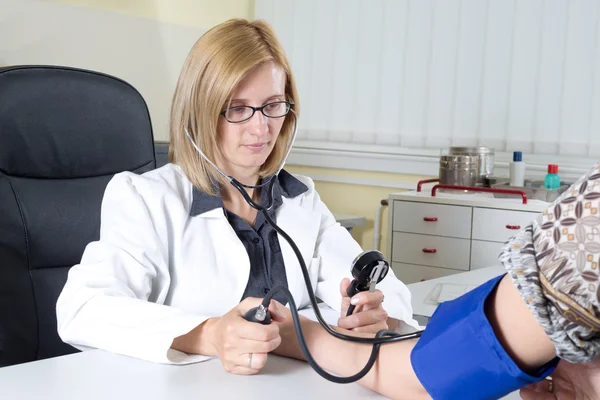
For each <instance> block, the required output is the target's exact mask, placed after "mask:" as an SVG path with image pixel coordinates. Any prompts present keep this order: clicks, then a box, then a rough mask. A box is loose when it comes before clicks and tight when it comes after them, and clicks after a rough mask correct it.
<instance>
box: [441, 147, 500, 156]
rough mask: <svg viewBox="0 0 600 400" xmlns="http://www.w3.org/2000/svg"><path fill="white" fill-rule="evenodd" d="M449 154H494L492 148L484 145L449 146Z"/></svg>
mask: <svg viewBox="0 0 600 400" xmlns="http://www.w3.org/2000/svg"><path fill="white" fill-rule="evenodd" d="M450 154H466V155H469V154H477V155H479V154H494V149H492V148H491V147H485V146H476V147H460V146H456V147H450Z"/></svg>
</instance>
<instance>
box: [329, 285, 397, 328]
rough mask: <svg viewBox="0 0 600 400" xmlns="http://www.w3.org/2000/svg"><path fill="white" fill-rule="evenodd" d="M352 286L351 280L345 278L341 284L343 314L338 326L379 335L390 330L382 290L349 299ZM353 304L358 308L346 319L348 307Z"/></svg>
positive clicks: (362, 293)
mask: <svg viewBox="0 0 600 400" xmlns="http://www.w3.org/2000/svg"><path fill="white" fill-rule="evenodd" d="M348 286H350V280H349V279H348V278H344V279H343V280H342V282H341V283H340V292H341V294H342V312H341V316H340V319H339V320H338V326H339V327H340V328H344V329H350V330H352V331H353V332H363V333H377V332H379V331H380V330H383V329H389V326H388V314H387V312H386V311H385V310H384V308H383V306H382V304H381V303H382V302H383V293H381V291H380V290H376V291H375V292H373V293H371V292H360V293H358V294H355V295H354V296H353V297H352V299H350V297H348V294H347V291H348ZM351 302H355V303H353V304H354V305H355V306H356V308H355V309H354V312H353V313H352V315H350V316H348V317H346V312H347V311H348V307H350V304H351Z"/></svg>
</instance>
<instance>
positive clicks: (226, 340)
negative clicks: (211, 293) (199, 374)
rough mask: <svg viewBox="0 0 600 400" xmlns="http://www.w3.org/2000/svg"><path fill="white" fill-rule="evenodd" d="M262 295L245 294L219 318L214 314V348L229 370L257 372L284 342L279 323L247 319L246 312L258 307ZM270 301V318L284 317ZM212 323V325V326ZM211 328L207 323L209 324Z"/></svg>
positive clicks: (212, 340) (238, 372)
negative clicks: (242, 298)
mask: <svg viewBox="0 0 600 400" xmlns="http://www.w3.org/2000/svg"><path fill="white" fill-rule="evenodd" d="M261 301H262V299H258V298H246V299H244V300H243V301H242V302H241V303H240V304H238V305H237V306H236V307H235V308H233V309H232V310H231V311H229V312H228V313H227V314H225V315H223V316H222V317H220V318H214V319H211V320H208V321H207V322H209V321H212V322H211V323H210V325H212V329H209V331H212V332H210V337H211V342H212V344H213V346H214V351H215V352H216V354H217V355H218V357H219V359H220V360H221V363H222V364H223V367H224V368H225V370H226V371H227V372H231V373H233V374H239V375H253V374H257V373H258V372H259V371H260V370H261V368H262V367H264V365H265V363H266V362H267V354H268V353H270V352H271V351H273V350H275V349H276V348H277V347H278V346H279V344H280V343H281V336H280V335H279V326H278V324H275V323H271V324H269V325H262V324H259V323H256V322H249V321H246V320H245V319H244V317H243V315H244V314H245V313H246V312H247V311H248V310H250V309H251V308H253V307H257V306H258V305H259V304H260V302H261ZM274 303H275V302H274V301H271V306H270V307H269V311H270V313H271V318H272V319H273V320H274V321H276V322H278V321H281V320H283V319H284V317H283V316H282V315H281V312H280V311H278V307H277V306H276V304H274ZM210 325H209V326H210ZM207 328H208V327H207Z"/></svg>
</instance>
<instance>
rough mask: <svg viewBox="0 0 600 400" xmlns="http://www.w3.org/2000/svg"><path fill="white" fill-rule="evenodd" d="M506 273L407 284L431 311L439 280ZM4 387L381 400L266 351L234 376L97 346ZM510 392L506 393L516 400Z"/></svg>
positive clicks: (2, 372)
mask: <svg viewBox="0 0 600 400" xmlns="http://www.w3.org/2000/svg"><path fill="white" fill-rule="evenodd" d="M502 272H503V270H502V268H500V267H495V268H485V269H481V270H476V271H471V272H467V273H465V274H458V275H452V276H447V277H443V278H439V279H434V280H430V281H426V282H420V283H414V284H411V285H408V286H409V288H410V289H411V292H412V295H413V307H414V308H415V312H416V313H417V314H420V315H424V316H431V314H432V313H433V311H434V310H435V306H432V305H428V304H425V303H424V301H425V299H426V298H427V296H428V295H429V294H430V292H431V290H432V289H433V288H435V286H436V285H437V284H439V283H444V282H448V283H467V284H473V285H478V284H481V283H483V282H485V281H486V280H488V279H490V278H492V277H494V276H497V275H498V274H501V273H502ZM0 393H1V396H2V398H4V399H10V400H35V399H42V398H43V399H44V400H79V399H86V400H100V399H102V400H105V399H111V400H120V399H128V400H129V399H142V400H177V399H185V400H193V399H215V398H217V399H218V398H220V399H223V400H226V399H237V398H239V399H243V400H250V399H257V400H264V399H265V397H266V396H269V397H270V398H275V399H278V398H285V399H286V400H293V399H302V400H306V399H327V400H330V399H383V398H384V397H382V396H380V395H378V394H376V393H374V392H372V391H370V390H368V389H366V388H364V387H362V386H360V385H358V384H356V383H354V384H349V385H340V384H335V383H331V382H329V381H327V380H325V379H323V378H321V377H320V376H319V375H317V373H316V372H314V371H313V370H312V369H311V368H310V367H309V366H308V364H306V363H304V362H300V361H296V360H291V359H287V358H282V357H278V356H275V355H270V356H269V361H268V362H267V365H266V366H265V368H264V369H263V370H262V371H261V373H260V374H259V375H254V376H240V375H232V374H229V373H227V372H225V370H223V367H222V366H221V364H220V362H219V361H218V360H211V361H207V362H203V363H197V364H191V365H185V366H172V365H161V364H154V363H150V362H146V361H141V360H137V359H134V358H129V357H124V356H120V355H116V354H111V353H107V352H104V351H100V350H93V351H87V352H83V353H77V354H71V355H68V356H63V357H57V358H52V359H48V360H42V361H36V362H31V363H26V364H20V365H15V366H12V367H5V368H0ZM518 399H520V397H519V395H518V393H513V394H511V395H509V396H507V397H505V398H504V399H503V400H518Z"/></svg>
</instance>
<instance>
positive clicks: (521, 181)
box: [509, 151, 525, 187]
mask: <svg viewBox="0 0 600 400" xmlns="http://www.w3.org/2000/svg"><path fill="white" fill-rule="evenodd" d="M509 174H510V183H509V184H510V186H518V187H523V186H524V185H525V162H524V161H523V153H521V152H520V151H515V152H514V153H513V160H512V162H511V163H510V164H509Z"/></svg>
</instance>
